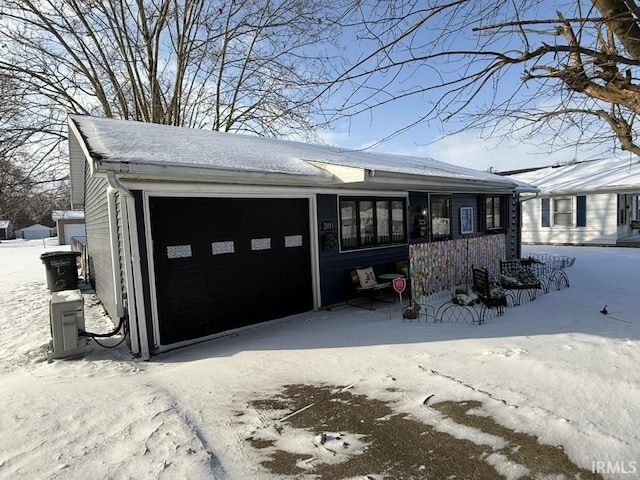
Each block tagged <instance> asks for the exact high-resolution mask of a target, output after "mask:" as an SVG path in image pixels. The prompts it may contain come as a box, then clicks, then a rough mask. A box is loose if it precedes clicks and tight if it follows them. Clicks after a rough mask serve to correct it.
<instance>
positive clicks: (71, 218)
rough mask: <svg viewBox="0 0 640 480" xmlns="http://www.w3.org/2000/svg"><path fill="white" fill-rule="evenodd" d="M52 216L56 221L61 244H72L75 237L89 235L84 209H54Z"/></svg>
mask: <svg viewBox="0 0 640 480" xmlns="http://www.w3.org/2000/svg"><path fill="white" fill-rule="evenodd" d="M51 218H52V219H53V220H54V221H55V222H56V228H57V231H58V243H59V244H60V245H71V239H72V238H73V237H86V236H87V230H86V228H85V224H84V211H83V210H54V211H53V212H52V213H51Z"/></svg>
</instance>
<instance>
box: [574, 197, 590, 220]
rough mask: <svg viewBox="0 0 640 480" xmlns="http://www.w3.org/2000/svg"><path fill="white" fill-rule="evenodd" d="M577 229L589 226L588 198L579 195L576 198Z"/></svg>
mask: <svg viewBox="0 0 640 480" xmlns="http://www.w3.org/2000/svg"><path fill="white" fill-rule="evenodd" d="M576 203H577V206H576V227H586V226H587V196H586V195H578V196H577V197H576Z"/></svg>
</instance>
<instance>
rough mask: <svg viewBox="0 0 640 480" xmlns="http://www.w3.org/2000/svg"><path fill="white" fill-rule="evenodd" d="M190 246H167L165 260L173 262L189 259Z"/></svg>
mask: <svg viewBox="0 0 640 480" xmlns="http://www.w3.org/2000/svg"><path fill="white" fill-rule="evenodd" d="M192 256H193V253H192V252H191V245H169V246H167V258H168V259H169V260H173V259H175V258H191V257H192Z"/></svg>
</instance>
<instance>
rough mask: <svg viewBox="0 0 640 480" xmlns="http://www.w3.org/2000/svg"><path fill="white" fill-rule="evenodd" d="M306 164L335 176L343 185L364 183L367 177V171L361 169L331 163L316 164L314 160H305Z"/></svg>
mask: <svg viewBox="0 0 640 480" xmlns="http://www.w3.org/2000/svg"><path fill="white" fill-rule="evenodd" d="M305 162H307V163H309V164H311V165H313V166H315V167H318V168H320V169H322V170H324V171H325V172H327V173H329V174H331V175H333V177H334V178H335V179H337V180H339V181H340V182H342V183H356V182H364V181H365V179H366V176H367V171H366V169H364V168H360V167H347V166H344V165H334V164H330V163H323V162H316V161H313V160H305Z"/></svg>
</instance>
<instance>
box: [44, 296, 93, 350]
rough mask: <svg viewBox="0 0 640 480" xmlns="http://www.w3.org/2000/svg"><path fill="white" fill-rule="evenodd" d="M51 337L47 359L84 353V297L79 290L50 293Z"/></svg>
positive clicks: (85, 343)
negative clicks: (50, 351)
mask: <svg viewBox="0 0 640 480" xmlns="http://www.w3.org/2000/svg"><path fill="white" fill-rule="evenodd" d="M49 313H50V315H51V338H52V346H53V352H52V353H50V354H49V359H58V358H69V357H77V356H80V355H83V354H85V353H86V346H87V341H86V338H85V337H83V336H80V332H84V299H83V298H82V293H81V292H80V290H62V291H60V292H54V293H52V294H51V300H50V303H49Z"/></svg>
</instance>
